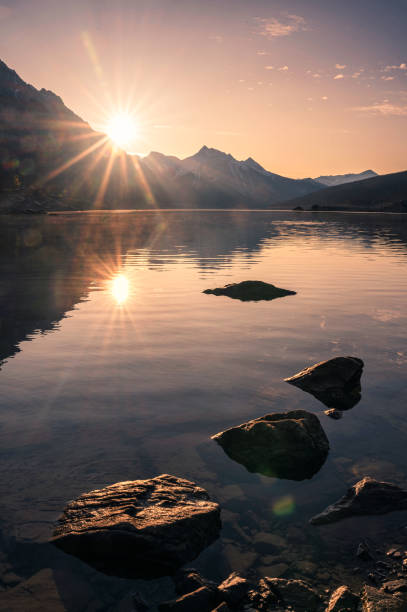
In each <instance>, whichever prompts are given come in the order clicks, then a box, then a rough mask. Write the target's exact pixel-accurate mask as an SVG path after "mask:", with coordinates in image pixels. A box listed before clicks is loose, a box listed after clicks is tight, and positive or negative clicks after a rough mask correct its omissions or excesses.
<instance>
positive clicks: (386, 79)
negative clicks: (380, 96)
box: [381, 76, 394, 81]
mask: <svg viewBox="0 0 407 612" xmlns="http://www.w3.org/2000/svg"><path fill="white" fill-rule="evenodd" d="M381 79H382V80H383V81H394V76H382V77H381Z"/></svg>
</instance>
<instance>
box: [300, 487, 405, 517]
mask: <svg viewBox="0 0 407 612" xmlns="http://www.w3.org/2000/svg"><path fill="white" fill-rule="evenodd" d="M395 510H407V490H406V489H402V488H400V487H398V486H397V485H395V484H392V483H390V482H379V481H378V480H374V479H373V478H369V477H366V478H363V479H362V480H359V482H357V483H356V484H354V485H353V487H351V488H350V489H348V492H347V493H346V495H344V496H343V497H342V498H341V499H340V500H338V501H337V502H335V503H334V504H332V505H331V506H328V508H326V509H325V510H324V511H323V512H321V514H317V515H316V516H314V517H312V519H311V520H310V523H311V524H312V525H323V524H325V523H334V522H335V521H339V520H340V519H343V518H346V517H348V516H355V515H364V514H365V515H366V514H387V513H388V512H394V511H395Z"/></svg>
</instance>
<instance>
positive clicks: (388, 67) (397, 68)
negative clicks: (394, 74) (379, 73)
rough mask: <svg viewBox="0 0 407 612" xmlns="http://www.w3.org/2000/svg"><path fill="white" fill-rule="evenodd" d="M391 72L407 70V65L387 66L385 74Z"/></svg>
mask: <svg viewBox="0 0 407 612" xmlns="http://www.w3.org/2000/svg"><path fill="white" fill-rule="evenodd" d="M391 70H407V64H404V63H403V64H399V65H398V66H396V65H393V66H386V67H385V69H384V72H390V71H391Z"/></svg>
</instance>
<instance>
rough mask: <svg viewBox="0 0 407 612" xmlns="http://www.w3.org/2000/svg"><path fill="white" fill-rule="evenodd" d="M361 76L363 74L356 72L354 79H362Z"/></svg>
mask: <svg viewBox="0 0 407 612" xmlns="http://www.w3.org/2000/svg"><path fill="white" fill-rule="evenodd" d="M361 74H362V73H361V72H354V73H353V74H352V79H358V78H359V77H360V75H361Z"/></svg>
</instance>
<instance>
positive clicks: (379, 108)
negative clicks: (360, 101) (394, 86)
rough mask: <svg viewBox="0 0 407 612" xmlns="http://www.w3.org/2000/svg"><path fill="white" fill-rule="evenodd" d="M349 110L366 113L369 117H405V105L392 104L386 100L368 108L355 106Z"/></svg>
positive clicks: (406, 109)
mask: <svg viewBox="0 0 407 612" xmlns="http://www.w3.org/2000/svg"><path fill="white" fill-rule="evenodd" d="M351 110H353V111H357V112H360V113H368V114H370V115H382V116H391V115H393V116H396V117H404V116H407V104H404V105H401V104H392V103H391V102H389V101H388V100H385V101H383V102H374V103H373V104H370V105H368V106H355V107H354V108H352V109H351Z"/></svg>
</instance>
